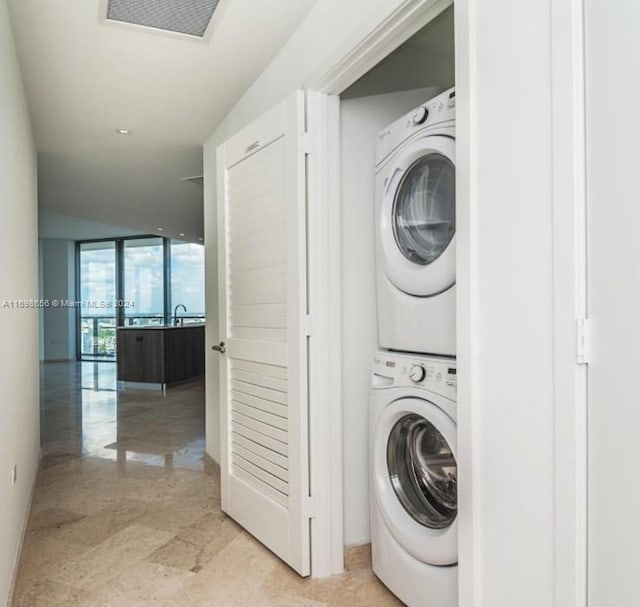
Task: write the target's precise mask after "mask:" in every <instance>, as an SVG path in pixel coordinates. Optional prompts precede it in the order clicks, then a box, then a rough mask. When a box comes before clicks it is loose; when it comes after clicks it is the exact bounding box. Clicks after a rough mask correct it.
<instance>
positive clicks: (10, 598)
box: [7, 449, 43, 607]
mask: <svg viewBox="0 0 640 607" xmlns="http://www.w3.org/2000/svg"><path fill="white" fill-rule="evenodd" d="M42 455H43V453H42V449H40V453H39V454H38V465H37V466H36V473H35V475H34V477H33V483H32V485H31V493H30V494H29V501H28V502H27V514H26V516H25V517H24V522H23V523H22V532H21V533H20V544H19V545H18V554H17V555H16V561H15V563H14V565H13V574H12V575H11V585H10V586H9V596H8V597H7V607H12V605H13V601H14V598H15V593H16V586H17V584H18V573H19V572H20V562H21V561H22V549H23V548H24V540H25V538H26V537H27V529H28V528H29V520H30V519H31V508H32V506H33V496H34V495H35V492H36V483H37V482H38V476H39V475H40V465H41V463H42Z"/></svg>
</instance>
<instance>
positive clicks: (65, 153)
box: [9, 0, 316, 242]
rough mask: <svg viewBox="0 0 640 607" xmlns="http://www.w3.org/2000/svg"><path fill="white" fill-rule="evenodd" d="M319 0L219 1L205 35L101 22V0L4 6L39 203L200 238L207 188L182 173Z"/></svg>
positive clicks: (197, 167) (189, 171) (196, 166)
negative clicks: (34, 157) (32, 144)
mask: <svg viewBox="0 0 640 607" xmlns="http://www.w3.org/2000/svg"><path fill="white" fill-rule="evenodd" d="M315 1H316V0H260V1H259V2H256V0H221V1H220V3H219V5H218V8H217V9H216V12H215V13H214V17H213V20H212V22H211V25H210V28H209V30H208V32H207V34H206V35H205V37H204V39H203V40H199V39H193V38H188V37H185V36H183V35H179V34H178V35H177V34H170V33H165V32H159V31H154V30H149V29H145V28H139V27H136V26H131V25H126V24H124V25H123V24H117V23H114V22H111V23H109V22H104V20H101V19H100V5H101V2H100V0H82V1H78V0H46V1H44V2H43V0H9V4H10V8H11V16H12V23H13V29H14V35H15V38H16V43H17V46H18V53H19V57H20V63H21V67H22V73H23V78H24V82H25V87H26V90H27V98H28V102H29V109H30V113H31V118H32V122H33V128H34V133H35V140H36V146H37V149H38V166H39V204H40V208H41V209H46V210H49V211H52V212H55V213H59V214H62V215H67V216H72V217H78V218H82V219H88V220H93V221H99V222H102V223H106V224H110V225H113V226H120V227H125V228H130V229H132V230H136V231H140V232H149V233H150V232H156V230H157V228H158V227H162V228H164V230H163V232H162V233H163V235H166V236H178V235H179V234H180V233H184V234H186V236H185V237H184V238H183V240H191V241H194V242H197V241H198V240H199V239H200V238H201V237H202V236H203V220H202V214H203V190H202V186H201V185H199V184H194V183H190V182H185V181H183V180H182V178H184V177H190V176H194V175H201V174H202V149H201V146H202V143H204V141H205V140H206V139H207V138H208V137H209V135H210V134H211V133H212V132H213V131H214V129H215V127H216V126H217V124H218V123H219V122H220V121H221V120H222V119H223V118H224V116H225V115H226V114H227V113H228V111H229V110H230V109H231V108H232V107H233V105H234V103H235V101H236V100H237V99H238V98H239V97H240V96H241V95H242V93H243V92H244V91H245V90H246V89H247V88H248V87H249V85H250V84H251V83H252V82H253V80H254V79H255V78H256V77H257V76H258V75H259V74H260V73H261V72H262V70H263V69H264V67H265V66H266V65H267V64H268V63H269V61H270V60H271V58H272V57H273V56H275V54H276V53H277V52H278V50H279V49H280V48H281V47H282V45H283V44H284V42H285V41H286V40H287V38H288V37H289V35H290V34H291V33H292V32H293V30H294V29H295V28H296V27H297V25H298V24H299V23H300V22H301V21H302V20H303V18H304V17H305V15H306V14H307V13H308V12H309V10H310V8H311V7H312V6H313V4H315ZM121 128H124V129H130V130H131V134H128V135H120V134H117V133H116V129H121Z"/></svg>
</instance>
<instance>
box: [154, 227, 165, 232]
mask: <svg viewBox="0 0 640 607" xmlns="http://www.w3.org/2000/svg"><path fill="white" fill-rule="evenodd" d="M156 230H158V232H162V230H164V228H156Z"/></svg>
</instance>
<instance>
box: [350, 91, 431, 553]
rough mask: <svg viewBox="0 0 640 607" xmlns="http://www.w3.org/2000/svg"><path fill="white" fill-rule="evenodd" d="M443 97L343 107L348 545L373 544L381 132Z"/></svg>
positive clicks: (381, 99)
mask: <svg viewBox="0 0 640 607" xmlns="http://www.w3.org/2000/svg"><path fill="white" fill-rule="evenodd" d="M439 92H440V89H439V88H435V87H434V88H427V89H418V90H412V91H404V92H401V93H390V94H387V95H374V96H371V97H361V98H356V99H346V100H343V101H342V102H341V104H340V123H341V124H340V130H341V138H342V142H341V151H340V154H341V158H342V162H341V164H342V173H341V179H342V192H341V196H342V218H341V221H342V259H343V265H342V326H343V331H342V363H343V367H344V369H345V370H347V372H346V373H344V375H343V386H342V398H343V428H344V439H343V448H344V452H343V456H344V475H343V478H344V543H345V545H351V544H362V543H364V542H368V541H369V539H370V534H369V482H368V479H369V470H368V466H369V457H368V444H369V426H368V424H369V402H368V401H369V373H370V370H371V356H372V354H373V352H374V351H375V350H376V349H377V346H378V334H377V315H376V284H375V257H374V256H375V249H374V178H373V175H374V169H375V147H376V140H377V135H378V132H379V131H380V130H382V129H383V128H384V127H385V126H386V125H388V124H390V123H391V122H393V121H394V120H396V119H397V118H399V117H400V116H402V115H403V114H405V113H406V112H408V111H410V110H411V109H413V108H415V107H416V106H418V105H420V103H422V102H424V101H426V100H427V99H430V98H431V97H433V96H435V95H437V94H438V93H439Z"/></svg>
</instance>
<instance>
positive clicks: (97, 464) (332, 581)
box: [14, 363, 400, 607]
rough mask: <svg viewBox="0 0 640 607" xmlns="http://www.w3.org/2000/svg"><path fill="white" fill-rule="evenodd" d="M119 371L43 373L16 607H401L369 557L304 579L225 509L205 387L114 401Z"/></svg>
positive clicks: (88, 367) (80, 366) (357, 554)
mask: <svg viewBox="0 0 640 607" xmlns="http://www.w3.org/2000/svg"><path fill="white" fill-rule="evenodd" d="M115 388H116V380H115V365H114V364H113V363H72V364H71V363H47V364H45V365H44V366H43V376H42V447H43V451H44V459H43V461H42V465H41V469H40V474H39V477H38V482H37V485H36V490H35V495H34V502H33V507H32V512H31V519H30V523H29V528H28V531H27V537H26V541H25V546H24V549H23V553H22V561H21V566H20V571H19V576H18V583H17V589H16V594H15V597H14V606H15V607H85V606H86V607H112V606H113V607H115V606H117V607H138V606H155V607H187V606H188V607H191V606H193V607H204V606H206V607H212V606H227V605H228V606H256V607H261V606H264V607H269V606H273V607H296V606H298V607H321V606H324V605H326V606H329V605H331V606H334V605H335V606H337V605H345V606H349V607H357V606H367V607H377V606H381V607H383V606H387V605H400V603H399V602H398V601H396V599H395V598H394V597H393V596H392V595H391V594H390V593H389V592H388V591H387V590H386V589H385V588H384V586H383V585H382V584H381V583H380V582H378V581H377V579H376V578H375V577H374V576H373V574H372V573H371V570H370V560H369V555H368V551H367V548H366V547H364V548H361V549H355V550H351V551H350V552H349V558H348V560H347V570H346V572H345V574H344V575H341V576H335V577H332V578H328V579H323V580H310V579H302V578H300V577H299V576H298V575H297V574H295V573H294V572H293V571H292V570H291V569H289V568H288V567H287V566H286V565H284V564H283V563H282V562H281V561H280V560H279V559H277V558H276V557H275V556H273V555H272V554H271V553H270V552H269V551H268V550H267V549H266V548H264V547H263V546H262V545H261V544H260V543H258V542H257V541H256V540H254V539H253V538H252V537H251V536H249V535H248V534H247V533H245V532H244V531H243V530H242V529H241V528H240V527H239V526H238V525H236V524H235V523H234V522H233V521H232V520H231V519H230V518H228V517H227V516H226V515H225V514H223V513H222V512H221V510H220V498H219V496H220V491H219V487H220V483H219V475H218V473H217V471H216V470H215V469H211V467H210V466H207V469H205V463H204V460H203V454H204V389H203V384H202V382H193V383H190V384H185V385H182V386H178V387H175V388H172V389H170V390H169V391H168V392H167V395H166V396H162V395H161V394H159V393H153V392H139V391H136V392H134V391H129V392H118V391H116V390H115Z"/></svg>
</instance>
